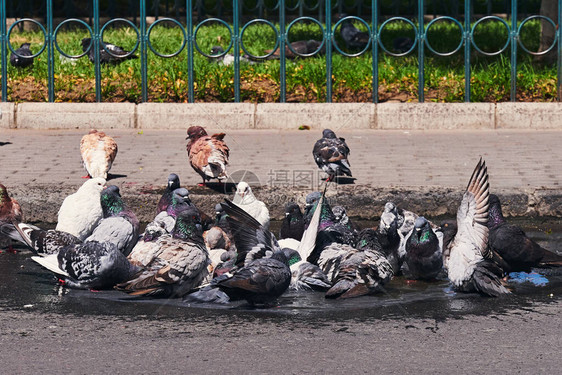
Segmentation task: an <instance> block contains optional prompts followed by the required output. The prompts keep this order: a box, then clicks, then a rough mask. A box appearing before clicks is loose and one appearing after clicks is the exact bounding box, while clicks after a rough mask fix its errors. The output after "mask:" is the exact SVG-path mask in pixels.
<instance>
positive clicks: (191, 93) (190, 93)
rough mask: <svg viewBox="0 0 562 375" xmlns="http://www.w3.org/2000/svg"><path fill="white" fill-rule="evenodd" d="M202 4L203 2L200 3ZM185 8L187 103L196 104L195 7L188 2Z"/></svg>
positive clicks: (187, 0)
mask: <svg viewBox="0 0 562 375" xmlns="http://www.w3.org/2000/svg"><path fill="white" fill-rule="evenodd" d="M198 4H199V5H200V4H202V3H201V2H199V3H198ZM185 7H186V11H187V19H186V25H185V28H186V31H187V33H186V38H187V40H186V45H187V102H188V103H193V102H195V82H193V6H192V4H191V0H186V2H185ZM202 9H203V8H202V7H201V8H198V12H197V17H200V16H201V15H200V13H199V12H200V11H201V10H202Z"/></svg>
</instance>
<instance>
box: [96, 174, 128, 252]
mask: <svg viewBox="0 0 562 375" xmlns="http://www.w3.org/2000/svg"><path fill="white" fill-rule="evenodd" d="M101 207H102V211H103V218H102V219H101V220H100V222H99V224H98V225H97V226H96V228H95V229H94V231H93V232H92V234H91V235H90V236H89V237H88V238H86V240H85V242H87V241H97V242H111V243H114V244H115V245H116V246H117V248H118V249H119V251H121V252H122V253H123V254H125V256H127V255H129V253H130V252H131V250H132V249H133V247H134V246H135V245H136V243H137V241H138V239H139V220H138V219H137V216H136V215H135V214H134V212H133V211H131V210H130V209H129V208H128V207H127V206H126V205H125V203H124V202H123V199H122V198H121V194H120V193H119V188H118V187H117V186H115V185H111V186H108V187H107V188H105V189H104V190H103V191H102V193H101Z"/></svg>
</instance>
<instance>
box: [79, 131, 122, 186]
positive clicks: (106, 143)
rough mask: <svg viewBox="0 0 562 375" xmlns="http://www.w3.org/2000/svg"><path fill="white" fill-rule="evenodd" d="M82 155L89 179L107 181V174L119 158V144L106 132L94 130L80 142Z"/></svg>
mask: <svg viewBox="0 0 562 375" xmlns="http://www.w3.org/2000/svg"><path fill="white" fill-rule="evenodd" d="M80 155H81V157H82V163H83V164H84V169H86V171H87V172H88V176H89V177H92V178H95V177H102V178H104V179H106V180H107V173H108V172H109V170H110V169H111V166H112V165H113V161H114V160H115V156H117V143H116V142H115V140H114V139H113V138H111V137H110V136H108V135H107V134H105V133H104V132H100V131H97V130H96V129H92V130H90V132H89V133H88V134H86V135H85V136H83V137H82V140H81V141H80ZM88 176H85V177H86V178H88Z"/></svg>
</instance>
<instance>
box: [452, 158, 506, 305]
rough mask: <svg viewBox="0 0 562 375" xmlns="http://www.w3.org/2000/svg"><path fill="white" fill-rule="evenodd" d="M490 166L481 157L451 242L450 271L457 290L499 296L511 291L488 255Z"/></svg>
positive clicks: (458, 211)
mask: <svg viewBox="0 0 562 375" xmlns="http://www.w3.org/2000/svg"><path fill="white" fill-rule="evenodd" d="M488 196H489V184H488V170H487V168H486V163H485V162H484V161H483V160H482V159H480V161H479V162H478V164H477V165H476V168H475V169H474V172H472V176H471V177H470V180H469V183H468V186H467V188H466V192H465V193H464V195H463V197H462V202H461V204H460V206H459V208H458V210H457V228H458V231H457V233H456V235H455V238H454V239H453V240H452V241H451V242H450V243H449V248H448V252H449V260H448V262H447V273H448V276H449V280H450V282H451V283H452V285H453V288H454V289H455V290H458V291H461V292H479V293H481V294H484V295H487V296H491V297H497V296H500V295H503V294H507V293H510V292H509V290H507V289H506V288H505V286H504V285H503V284H502V282H501V277H502V276H503V271H502V269H501V268H500V267H498V266H497V265H496V264H494V263H493V262H491V261H490V260H488V259H486V256H487V247H488V227H487V224H488Z"/></svg>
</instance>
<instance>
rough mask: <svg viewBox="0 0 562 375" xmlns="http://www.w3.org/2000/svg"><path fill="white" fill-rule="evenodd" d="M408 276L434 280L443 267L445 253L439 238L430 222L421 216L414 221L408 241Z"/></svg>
mask: <svg viewBox="0 0 562 375" xmlns="http://www.w3.org/2000/svg"><path fill="white" fill-rule="evenodd" d="M406 264H407V266H408V272H407V273H406V272H405V274H406V276H407V277H409V278H412V279H421V280H432V279H435V278H436V277H437V275H439V273H440V272H441V270H442V269H443V253H442V249H441V247H440V246H439V239H438V238H437V235H436V234H435V232H433V229H431V225H430V224H429V222H428V221H427V220H426V219H425V218H424V217H423V216H420V217H418V218H417V219H416V221H415V223H414V230H413V231H412V234H411V235H410V237H409V238H408V241H407V242H406Z"/></svg>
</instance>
